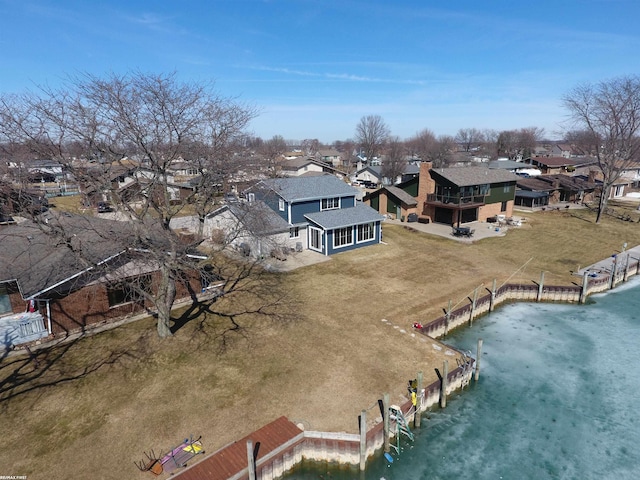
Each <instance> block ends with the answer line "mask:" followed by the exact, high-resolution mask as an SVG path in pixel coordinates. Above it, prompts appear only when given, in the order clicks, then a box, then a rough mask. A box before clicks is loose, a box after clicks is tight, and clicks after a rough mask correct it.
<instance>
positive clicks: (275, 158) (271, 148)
mask: <svg viewBox="0 0 640 480" xmlns="http://www.w3.org/2000/svg"><path fill="white" fill-rule="evenodd" d="M286 151H287V142H285V140H284V138H283V137H282V136H280V135H274V136H273V137H272V138H271V139H270V140H267V141H265V142H264V143H263V144H262V148H261V150H260V152H261V153H262V155H264V158H265V160H266V161H267V168H268V169H269V174H270V175H271V176H272V177H277V176H278V174H279V173H280V169H279V167H280V165H279V162H280V160H281V159H282V154H283V153H284V152H286Z"/></svg>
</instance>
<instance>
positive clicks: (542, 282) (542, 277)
mask: <svg viewBox="0 0 640 480" xmlns="http://www.w3.org/2000/svg"><path fill="white" fill-rule="evenodd" d="M543 290H544V271H543V272H541V273H540V283H539V284H538V297H537V298H536V302H539V301H541V300H542V291H543Z"/></svg>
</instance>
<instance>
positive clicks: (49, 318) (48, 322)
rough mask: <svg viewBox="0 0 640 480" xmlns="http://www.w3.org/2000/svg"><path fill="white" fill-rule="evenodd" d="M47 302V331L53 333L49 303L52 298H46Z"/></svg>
mask: <svg viewBox="0 0 640 480" xmlns="http://www.w3.org/2000/svg"><path fill="white" fill-rule="evenodd" d="M45 302H47V332H49V335H51V305H50V304H49V302H50V300H49V299H47V300H45Z"/></svg>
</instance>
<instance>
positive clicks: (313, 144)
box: [300, 138, 322, 156]
mask: <svg viewBox="0 0 640 480" xmlns="http://www.w3.org/2000/svg"><path fill="white" fill-rule="evenodd" d="M300 145H301V147H302V151H303V152H304V153H305V154H306V155H310V156H314V155H315V154H316V153H318V150H320V148H321V147H322V144H321V143H320V140H318V139H317V138H306V139H304V140H303V141H302V143H301V144H300Z"/></svg>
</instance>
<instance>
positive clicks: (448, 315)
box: [444, 300, 451, 336]
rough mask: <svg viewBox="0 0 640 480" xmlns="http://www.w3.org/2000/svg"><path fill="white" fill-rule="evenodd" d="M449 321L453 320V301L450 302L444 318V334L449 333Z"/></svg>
mask: <svg viewBox="0 0 640 480" xmlns="http://www.w3.org/2000/svg"><path fill="white" fill-rule="evenodd" d="M449 320H451V300H449V306H448V307H447V313H446V314H445V316H444V334H445V336H446V335H447V333H449Z"/></svg>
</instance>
